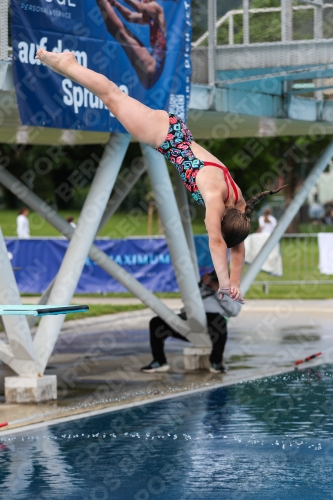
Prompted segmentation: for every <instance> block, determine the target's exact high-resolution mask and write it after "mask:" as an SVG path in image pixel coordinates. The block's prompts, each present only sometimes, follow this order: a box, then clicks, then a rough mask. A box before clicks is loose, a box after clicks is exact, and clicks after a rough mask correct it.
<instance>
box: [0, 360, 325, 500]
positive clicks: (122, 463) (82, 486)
mask: <svg viewBox="0 0 333 500" xmlns="http://www.w3.org/2000/svg"><path fill="white" fill-rule="evenodd" d="M332 378H333V366H332V365H322V366H320V367H316V368H313V369H307V370H303V371H295V372H291V373H288V374H285V375H279V376H275V377H268V378H264V379H260V380H255V381H251V382H246V383H242V384H237V385H232V386H227V387H220V388H217V389H213V390H206V391H201V392H197V393H195V394H189V395H186V396H183V397H177V398H172V399H168V400H164V401H159V402H154V403H149V404H145V405H141V406H135V407H133V408H128V409H126V410H121V411H115V412H111V413H104V414H102V415H98V416H94V417H89V418H81V419H78V420H75V421H69V422H65V423H60V424H57V425H51V426H45V427H39V428H37V429H35V430H29V431H24V432H17V433H14V432H13V433H10V434H6V435H3V436H2V437H1V434H0V484H1V489H0V498H1V499H6V500H7V499H8V500H9V499H10V500H16V499H20V500H21V499H24V500H28V499H34V500H35V499H48V500H58V499H59V500H60V499H67V498H68V499H71V500H76V499H85V500H95V499H96V500H97V499H99V500H102V499H103V500H107V499H112V500H127V499H134V500H150V499H163V500H169V499H170V500H183V499H191V500H202V499H205V500H217V499H219V500H220V499H237V500H240V499H251V500H252V499H265V500H266V499H268V500H270V499H275V500H276V499H277V500H279V499H281V500H285V499H296V500H301V499H302V500H303V499H312V500H313V499H316V500H317V499H326V498H327V499H328V498H333V475H332V467H333V440H332V436H333V419H332V413H333V384H332Z"/></svg>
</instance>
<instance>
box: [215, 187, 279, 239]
mask: <svg viewBox="0 0 333 500" xmlns="http://www.w3.org/2000/svg"><path fill="white" fill-rule="evenodd" d="M286 185H287V184H285V185H284V186H282V187H281V188H280V189H275V190H271V191H262V192H261V193H258V194H256V195H254V196H252V198H250V199H249V201H248V202H247V203H246V207H245V212H244V213H242V212H241V211H240V210H238V208H230V210H228V211H227V212H226V214H225V216H224V217H223V220H222V222H221V231H222V236H223V239H224V241H225V242H226V245H227V247H228V248H232V247H235V246H237V245H239V243H241V242H242V241H244V240H245V238H247V237H248V235H249V232H250V227H251V223H250V215H251V214H252V212H253V209H254V207H255V205H256V204H257V203H259V201H261V200H262V199H263V198H264V197H265V196H269V195H272V194H275V193H278V192H279V191H281V189H283V188H285V187H286Z"/></svg>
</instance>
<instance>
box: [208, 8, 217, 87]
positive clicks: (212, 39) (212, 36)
mask: <svg viewBox="0 0 333 500" xmlns="http://www.w3.org/2000/svg"><path fill="white" fill-rule="evenodd" d="M215 51H216V0H208V85H211V86H214V85H215V80H216V61H215V59H216V57H215Z"/></svg>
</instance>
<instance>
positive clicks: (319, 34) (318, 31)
mask: <svg viewBox="0 0 333 500" xmlns="http://www.w3.org/2000/svg"><path fill="white" fill-rule="evenodd" d="M320 4H321V5H318V1H317V4H316V6H315V11H314V30H313V31H314V38H315V40H321V39H322V38H323V10H324V9H323V1H322V0H321V1H320Z"/></svg>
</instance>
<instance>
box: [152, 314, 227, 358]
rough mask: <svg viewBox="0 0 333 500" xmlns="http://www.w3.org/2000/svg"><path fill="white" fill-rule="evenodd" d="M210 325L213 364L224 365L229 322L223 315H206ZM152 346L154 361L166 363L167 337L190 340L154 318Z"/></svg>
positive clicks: (159, 319) (157, 317)
mask: <svg viewBox="0 0 333 500" xmlns="http://www.w3.org/2000/svg"><path fill="white" fill-rule="evenodd" d="M206 316H207V323H208V333H209V336H210V339H211V341H212V345H213V348H212V352H211V355H210V357H209V360H210V362H211V363H216V364H219V363H222V358H223V352H224V347H225V343H226V341H227V335H228V333H227V322H226V320H225V319H224V317H223V316H221V314H216V313H206ZM149 333H150V346H151V350H152V354H153V358H154V361H158V362H159V363H166V357H165V354H164V342H165V339H166V338H167V337H175V338H176V339H180V340H185V342H188V340H187V339H186V338H185V337H184V336H183V335H181V334H180V333H178V332H176V331H175V330H173V329H172V328H171V327H170V326H169V325H167V323H165V321H163V319H161V318H160V317H159V316H155V317H154V318H152V320H151V321H150V324H149Z"/></svg>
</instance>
